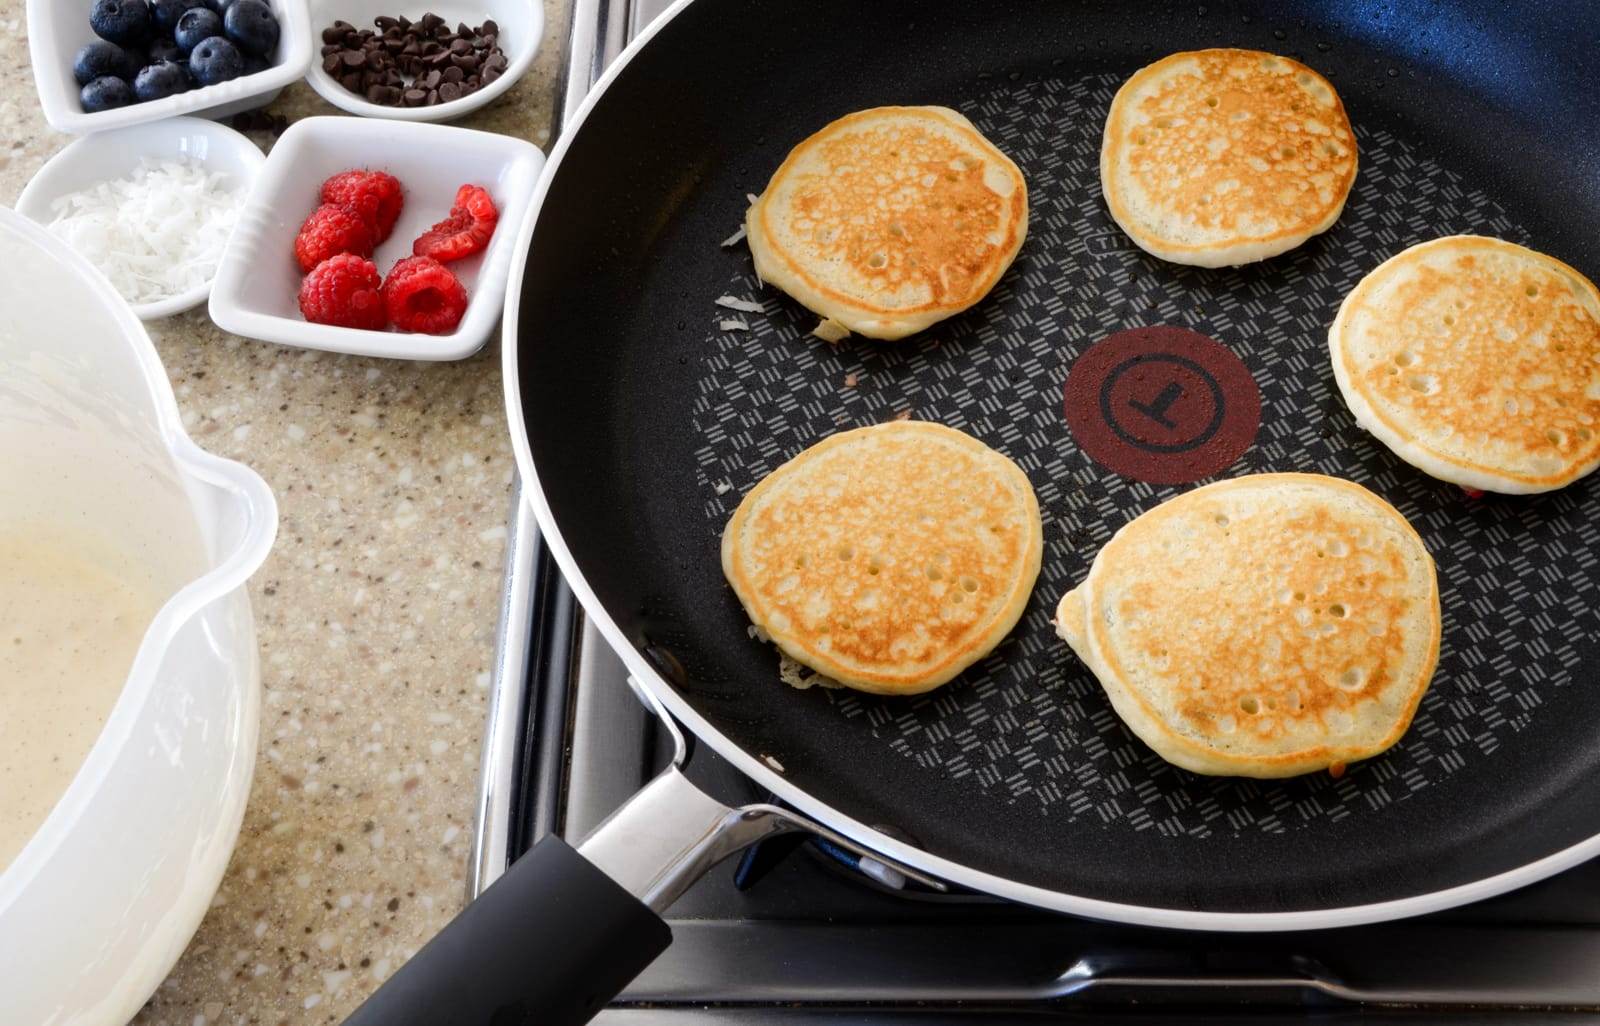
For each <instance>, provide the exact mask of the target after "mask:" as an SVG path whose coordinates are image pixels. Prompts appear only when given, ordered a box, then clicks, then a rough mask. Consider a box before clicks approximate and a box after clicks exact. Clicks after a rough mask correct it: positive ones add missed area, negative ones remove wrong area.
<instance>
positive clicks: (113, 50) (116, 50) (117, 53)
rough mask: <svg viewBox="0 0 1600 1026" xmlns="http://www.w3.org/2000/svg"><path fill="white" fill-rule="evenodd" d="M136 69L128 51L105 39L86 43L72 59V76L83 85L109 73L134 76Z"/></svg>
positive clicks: (120, 76) (125, 76) (121, 76)
mask: <svg viewBox="0 0 1600 1026" xmlns="http://www.w3.org/2000/svg"><path fill="white" fill-rule="evenodd" d="M136 70H138V69H136V68H135V67H134V66H133V62H132V61H130V60H129V59H128V51H126V50H124V49H123V48H122V47H120V46H118V45H117V44H116V43H108V42H106V41H105V40H103V39H96V40H95V41H94V42H92V43H88V44H86V45H85V46H84V48H83V49H82V50H79V51H78V56H77V57H75V58H73V61H72V77H73V78H75V79H77V80H78V84H79V85H81V86H83V85H88V84H89V83H90V82H92V81H94V80H95V79H97V78H104V77H105V76H107V75H110V76H111V77H112V78H132V77H133V73H134V72H135V71H136Z"/></svg>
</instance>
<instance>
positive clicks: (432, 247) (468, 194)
mask: <svg viewBox="0 0 1600 1026" xmlns="http://www.w3.org/2000/svg"><path fill="white" fill-rule="evenodd" d="M498 220H500V212H499V211H498V210H496V209H495V208H494V200H493V199H492V198H491V197H490V196H489V194H488V193H487V192H485V191H484V190H483V189H481V188H479V187H478V186H476V185H463V186H462V187H461V188H459V189H457V190H456V202H455V205H454V206H452V207H451V208H450V216H449V217H447V218H445V219H444V220H443V221H440V222H439V223H438V224H436V225H434V226H433V227H432V228H429V229H428V230H427V231H426V232H423V233H422V237H421V238H420V239H418V240H417V241H416V242H414V243H412V244H411V252H413V253H415V254H416V255H417V256H425V257H433V259H435V260H437V261H439V262H440V263H446V264H447V263H449V262H450V261H452V260H460V259H461V258H462V257H469V256H471V255H472V254H474V253H476V252H478V251H480V250H481V249H483V247H485V246H487V245H488V244H489V237H490V236H492V235H493V234H494V225H495V222H496V221H498Z"/></svg>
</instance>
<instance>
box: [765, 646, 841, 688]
mask: <svg viewBox="0 0 1600 1026" xmlns="http://www.w3.org/2000/svg"><path fill="white" fill-rule="evenodd" d="M778 679H779V680H781V681H783V682H784V683H785V684H787V685H789V686H790V687H792V688H798V689H800V690H801V691H807V690H809V689H811V688H829V689H837V688H842V687H844V685H843V684H840V683H839V682H838V681H836V680H834V679H833V678H832V677H826V676H823V675H822V674H820V673H818V672H817V671H816V670H813V669H812V668H811V667H809V666H806V665H805V664H804V663H801V662H797V661H796V660H794V659H790V658H789V656H788V655H787V654H785V653H783V652H779V653H778Z"/></svg>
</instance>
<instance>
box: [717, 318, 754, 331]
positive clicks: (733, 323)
mask: <svg viewBox="0 0 1600 1026" xmlns="http://www.w3.org/2000/svg"><path fill="white" fill-rule="evenodd" d="M717 327H718V328H720V329H721V330H723V331H749V330H750V322H749V321H745V320H740V319H739V318H737V317H730V318H728V319H727V320H725V321H718V322H717Z"/></svg>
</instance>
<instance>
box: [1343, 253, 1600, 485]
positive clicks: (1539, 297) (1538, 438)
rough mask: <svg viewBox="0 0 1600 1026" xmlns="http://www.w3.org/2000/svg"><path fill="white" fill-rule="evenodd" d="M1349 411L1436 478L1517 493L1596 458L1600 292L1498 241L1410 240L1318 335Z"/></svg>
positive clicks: (1584, 469)
mask: <svg viewBox="0 0 1600 1026" xmlns="http://www.w3.org/2000/svg"><path fill="white" fill-rule="evenodd" d="M1328 340H1329V348H1330V354H1331V356H1332V359H1333V373H1334V377H1335V379H1336V380H1337V381H1338V382H1339V390H1340V391H1341V392H1342V393H1343V394H1344V398H1345V402H1347V403H1349V404H1350V409H1351V411H1352V412H1353V413H1354V414H1355V417H1356V420H1357V422H1359V423H1360V424H1361V426H1362V427H1364V428H1366V429H1367V430H1369V431H1371V432H1372V433H1373V434H1374V435H1375V436H1377V438H1378V439H1379V440H1380V441H1382V442H1383V444H1385V445H1387V446H1388V447H1389V448H1391V449H1393V450H1394V452H1395V454H1396V455H1397V456H1399V457H1400V458H1401V459H1403V460H1405V461H1406V462H1407V463H1410V464H1411V465H1412V466H1414V467H1416V468H1418V469H1419V470H1421V471H1423V472H1424V473H1428V474H1432V475H1433V476H1434V477H1437V478H1439V479H1440V480H1442V481H1450V482H1453V483H1455V484H1459V485H1462V486H1463V487H1467V488H1480V489H1484V490H1487V491H1492V492H1507V493H1511V494H1526V493H1529V492H1544V491H1549V490H1550V489H1552V488H1562V487H1564V486H1566V485H1568V484H1570V483H1571V482H1573V481H1574V480H1576V479H1578V478H1580V477H1582V476H1583V475H1585V474H1587V473H1589V472H1591V471H1593V470H1594V468H1595V467H1596V466H1597V465H1600V291H1596V289H1595V287H1594V284H1593V283H1592V282H1590V281H1589V280H1588V279H1586V278H1584V277H1583V275H1581V274H1579V273H1578V272H1577V271H1575V270H1573V269H1572V268H1571V267H1568V266H1567V265H1566V264H1563V263H1562V262H1561V261H1559V260H1556V259H1553V258H1551V257H1547V256H1545V255H1544V254H1542V253H1536V252H1534V251H1533V250H1530V249H1524V248H1523V247H1521V246H1518V245H1515V244H1513V243H1509V242H1504V241H1502V240H1500V239H1489V238H1483V237H1482V236H1476V235H1458V236H1453V237H1448V238H1443V239H1435V240H1433V241H1432V242H1424V243H1422V244H1421V245H1417V246H1413V247H1411V248H1410V249H1408V250H1406V251H1405V252H1403V253H1401V254H1399V255H1398V256H1394V257H1391V258H1389V259H1388V260H1385V261H1384V262H1383V263H1382V264H1381V265H1380V266H1378V267H1377V268H1376V269H1375V270H1373V272H1372V273H1371V274H1369V275H1367V276H1366V277H1365V278H1363V279H1361V284H1360V285H1357V286H1356V287H1355V289H1354V290H1352V291H1351V293H1350V295H1349V296H1348V297H1347V298H1346V299H1345V301H1344V305H1343V306H1341V307H1340V308H1339V316H1338V318H1337V319H1336V320H1335V321H1334V323H1333V328H1332V329H1331V330H1330V331H1329V333H1328Z"/></svg>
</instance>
